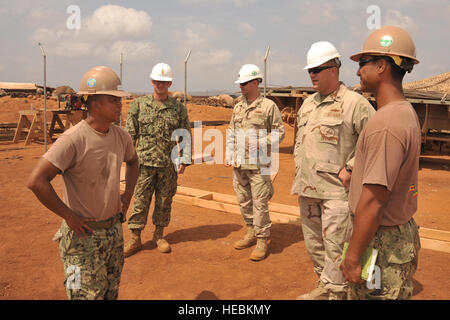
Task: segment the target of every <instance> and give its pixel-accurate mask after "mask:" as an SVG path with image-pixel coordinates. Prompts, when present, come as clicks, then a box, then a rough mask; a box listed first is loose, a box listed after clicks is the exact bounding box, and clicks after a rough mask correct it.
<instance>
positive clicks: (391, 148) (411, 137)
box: [349, 101, 421, 226]
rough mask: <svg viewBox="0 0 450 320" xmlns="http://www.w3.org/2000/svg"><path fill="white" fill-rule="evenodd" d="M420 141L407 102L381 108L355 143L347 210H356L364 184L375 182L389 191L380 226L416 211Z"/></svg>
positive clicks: (416, 121) (407, 217)
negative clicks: (348, 208)
mask: <svg viewBox="0 0 450 320" xmlns="http://www.w3.org/2000/svg"><path fill="white" fill-rule="evenodd" d="M420 143H421V134H420V124H419V119H418V117H417V114H416V112H415V111H414V109H413V107H412V106H411V104H410V103H409V102H407V101H396V102H391V103H389V104H387V105H385V106H383V107H382V108H380V109H379V110H378V111H377V112H376V113H375V115H374V116H372V118H371V119H370V120H369V121H368V122H367V125H366V126H365V127H364V129H363V131H362V133H361V135H360V137H359V140H358V143H357V145H356V154H355V165H354V167H353V172H352V178H351V183H350V193H349V205H350V210H351V211H352V212H355V210H356V206H357V204H358V201H359V198H360V197H361V193H362V187H363V185H364V184H378V185H382V186H385V187H386V188H387V189H388V190H389V191H390V192H391V194H390V197H389V200H388V202H387V204H386V206H385V208H384V210H383V218H382V220H381V225H383V226H395V225H400V224H404V223H406V222H408V221H409V220H410V219H411V217H412V216H413V214H414V213H415V212H416V210H417V195H418V187H417V180H418V170H419V155H420Z"/></svg>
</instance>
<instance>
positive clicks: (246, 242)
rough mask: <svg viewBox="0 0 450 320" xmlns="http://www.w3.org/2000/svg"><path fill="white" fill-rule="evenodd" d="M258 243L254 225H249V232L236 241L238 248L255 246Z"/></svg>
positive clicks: (236, 247)
mask: <svg viewBox="0 0 450 320" xmlns="http://www.w3.org/2000/svg"><path fill="white" fill-rule="evenodd" d="M255 243H256V237H255V230H254V228H253V226H247V233H246V234H245V235H244V237H243V238H242V239H240V240H238V241H236V242H235V243H234V245H233V246H234V248H235V249H236V250H241V249H245V248H248V247H251V246H253V245H254V244H255Z"/></svg>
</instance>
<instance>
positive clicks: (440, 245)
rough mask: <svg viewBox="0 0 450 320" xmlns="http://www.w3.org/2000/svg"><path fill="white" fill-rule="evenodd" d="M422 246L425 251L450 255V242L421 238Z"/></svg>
mask: <svg viewBox="0 0 450 320" xmlns="http://www.w3.org/2000/svg"><path fill="white" fill-rule="evenodd" d="M420 244H421V246H422V248H423V249H429V250H435V251H440V252H445V253H450V242H448V241H441V240H433V239H428V238H420Z"/></svg>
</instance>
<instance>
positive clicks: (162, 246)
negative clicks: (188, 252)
mask: <svg viewBox="0 0 450 320" xmlns="http://www.w3.org/2000/svg"><path fill="white" fill-rule="evenodd" d="M163 231H164V227H161V226H156V228H155V232H154V233H153V241H154V242H156V245H157V246H158V250H159V252H162V253H169V252H170V250H171V249H170V245H169V243H168V242H167V241H166V240H165V239H164V238H163Z"/></svg>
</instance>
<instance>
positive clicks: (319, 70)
mask: <svg viewBox="0 0 450 320" xmlns="http://www.w3.org/2000/svg"><path fill="white" fill-rule="evenodd" d="M334 67H336V66H324V67H315V68H311V69H308V73H314V74H318V73H321V72H322V71H323V70H326V69H330V68H334Z"/></svg>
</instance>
